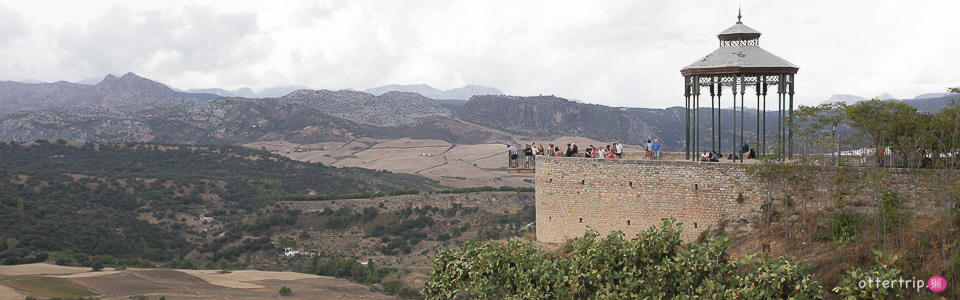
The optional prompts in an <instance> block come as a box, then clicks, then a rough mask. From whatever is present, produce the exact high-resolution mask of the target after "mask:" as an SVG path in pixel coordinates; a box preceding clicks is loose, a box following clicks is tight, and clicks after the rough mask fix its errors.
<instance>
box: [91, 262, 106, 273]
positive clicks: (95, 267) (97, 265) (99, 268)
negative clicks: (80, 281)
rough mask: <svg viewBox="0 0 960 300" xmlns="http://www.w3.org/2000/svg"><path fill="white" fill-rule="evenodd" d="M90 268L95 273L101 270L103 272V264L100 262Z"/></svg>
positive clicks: (94, 263)
mask: <svg viewBox="0 0 960 300" xmlns="http://www.w3.org/2000/svg"><path fill="white" fill-rule="evenodd" d="M90 268H91V269H93V271H94V272H99V271H100V270H103V262H101V261H99V260H98V261H94V262H93V264H91V265H90Z"/></svg>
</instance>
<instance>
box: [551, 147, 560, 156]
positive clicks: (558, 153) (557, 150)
mask: <svg viewBox="0 0 960 300" xmlns="http://www.w3.org/2000/svg"><path fill="white" fill-rule="evenodd" d="M560 154H561V153H560V147H553V156H555V157H560Z"/></svg>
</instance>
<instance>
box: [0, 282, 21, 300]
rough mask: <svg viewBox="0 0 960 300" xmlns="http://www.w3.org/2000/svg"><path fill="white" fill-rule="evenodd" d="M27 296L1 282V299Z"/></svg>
mask: <svg viewBox="0 0 960 300" xmlns="http://www.w3.org/2000/svg"><path fill="white" fill-rule="evenodd" d="M26 296H27V295H26V294H23V293H20V291H17V290H16V289H14V288H12V287H9V286H5V285H3V284H0V299H23V298H25V297H26Z"/></svg>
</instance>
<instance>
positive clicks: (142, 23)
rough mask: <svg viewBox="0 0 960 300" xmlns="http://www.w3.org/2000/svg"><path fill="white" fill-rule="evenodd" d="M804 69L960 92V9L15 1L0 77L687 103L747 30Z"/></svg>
mask: <svg viewBox="0 0 960 300" xmlns="http://www.w3.org/2000/svg"><path fill="white" fill-rule="evenodd" d="M739 6H742V7H743V15H744V18H743V22H744V24H746V25H748V26H750V27H753V28H754V29H757V30H759V31H760V32H762V33H763V36H762V37H761V38H760V45H761V47H763V48H764V49H766V50H768V51H771V52H773V53H775V54H777V55H779V56H780V57H783V58H785V59H787V60H788V61H790V62H792V63H794V64H796V65H799V66H800V72H799V74H798V75H797V81H798V83H797V90H798V94H797V99H798V101H799V102H800V103H802V104H817V103H819V102H821V101H823V100H825V99H826V98H828V97H829V96H830V95H832V94H854V95H860V96H864V97H873V96H876V95H879V94H880V93H883V92H889V93H890V94H892V95H893V96H895V97H898V98H912V97H914V96H917V95H918V94H923V93H930V92H943V91H944V90H945V88H946V87H948V86H958V85H960V59H958V58H957V54H956V53H957V52H958V51H960V39H958V38H957V34H958V30H957V28H958V27H957V22H956V21H955V19H956V15H957V13H958V12H960V1H956V0H943V1H877V0H873V1H870V0H865V1H859V0H858V1H753V0H741V1H730V0H723V1H690V0H678V1H582V0H580V1H558V0H550V1H508V0H484V1H476V0H453V1H449V0H447V1H444V0H436V1H433V0H422V1H396V0H384V1H372V0H351V1H301V2H297V1H237V0H231V1H150V2H148V1H43V0H38V1H4V2H0V57H2V59H0V80H14V81H24V80H40V81H47V82H52V81H58V80H66V81H80V80H85V79H90V78H101V77H103V76H104V75H105V74H124V73H127V72H134V73H137V74H138V75H140V76H143V77H147V78H150V79H153V80H157V81H160V82H163V83H165V84H167V85H170V86H172V87H175V88H180V89H190V88H212V87H219V88H224V89H230V90H232V89H238V88H241V87H250V88H253V89H254V90H261V89H265V88H269V87H275V86H286V85H305V86H309V87H311V88H314V89H343V88H354V89H365V88H369V87H375V86H381V85H386V84H419V83H426V84H429V85H432V86H434V87H437V88H440V89H450V88H456V87H460V86H463V85H465V84H477V85H484V86H491V87H496V88H498V89H500V90H502V91H504V92H506V93H507V94H511V95H537V94H544V95H557V96H560V97H565V98H572V99H579V100H581V101H584V102H589V103H599V104H604V105H611V106H630V107H668V106H676V105H682V101H683V98H682V89H683V88H682V76H681V75H680V72H679V71H680V69H681V68H683V67H684V66H686V65H688V64H690V63H692V62H694V61H695V60H697V59H699V58H701V57H703V56H705V55H706V54H708V53H710V52H712V51H713V50H715V49H716V48H717V47H718V42H717V38H716V34H717V33H719V32H720V31H722V30H724V29H726V28H727V27H729V26H731V25H733V24H734V23H735V22H736V14H737V8H738V7H739Z"/></svg>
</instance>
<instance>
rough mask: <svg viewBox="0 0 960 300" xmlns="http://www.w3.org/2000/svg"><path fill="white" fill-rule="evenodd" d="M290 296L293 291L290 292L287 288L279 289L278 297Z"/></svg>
mask: <svg viewBox="0 0 960 300" xmlns="http://www.w3.org/2000/svg"><path fill="white" fill-rule="evenodd" d="M290 295H293V290H291V289H290V288H288V287H287V286H282V287H280V296H290Z"/></svg>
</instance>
